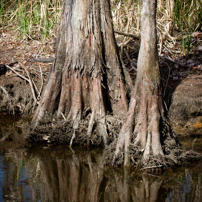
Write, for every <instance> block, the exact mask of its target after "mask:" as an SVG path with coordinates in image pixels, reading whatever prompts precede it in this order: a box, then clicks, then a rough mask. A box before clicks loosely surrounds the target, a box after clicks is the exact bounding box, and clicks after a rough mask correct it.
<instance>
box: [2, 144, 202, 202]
mask: <svg viewBox="0 0 202 202" xmlns="http://www.w3.org/2000/svg"><path fill="white" fill-rule="evenodd" d="M201 180H202V163H199V164H197V165H196V166H194V167H192V168H181V169H177V170H175V171H173V170H172V171H167V172H165V173H161V174H159V173H144V172H142V171H137V170H130V171H127V172H126V171H124V170H123V169H113V168H110V166H105V165H104V164H103V155H102V151H101V150H93V151H84V150H82V149H81V148H77V149H75V151H74V153H72V151H71V150H70V149H69V148H68V147H55V148H48V147H45V148H42V147H38V148H34V149H32V150H30V149H29V150H24V149H21V150H18V151H15V152H14V151H12V152H5V153H4V155H0V187H1V188H0V201H53V202H55V201H68V202H72V201H75V202H77V201H82V202H88V201H90V202H91V201H92V202H96V201H124V202H127V201H140V202H143V201H149V202H150V201H151V202H157V201H176V202H179V201H186V202H189V201H190V202H193V201H196V202H199V201H201V197H202V181H201Z"/></svg>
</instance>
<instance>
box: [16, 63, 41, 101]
mask: <svg viewBox="0 0 202 202" xmlns="http://www.w3.org/2000/svg"><path fill="white" fill-rule="evenodd" d="M19 64H20V66H21V67H22V68H23V69H24V70H25V72H26V74H27V76H28V78H29V79H28V82H29V85H30V87H31V91H32V95H33V98H34V101H35V102H36V103H37V104H38V101H37V99H36V94H35V90H34V86H33V82H32V80H31V78H30V75H29V72H28V71H27V69H26V67H25V66H24V65H23V64H22V63H21V62H19Z"/></svg>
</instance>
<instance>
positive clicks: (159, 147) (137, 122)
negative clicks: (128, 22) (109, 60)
mask: <svg viewBox="0 0 202 202" xmlns="http://www.w3.org/2000/svg"><path fill="white" fill-rule="evenodd" d="M156 4H157V1H156V0H152V1H151V0H143V3H142V11H141V44H140V51H139V56H138V64H137V77H136V83H135V86H134V89H133V94H132V96H131V100H130V106H129V110H128V112H127V119H126V121H125V122H124V123H123V126H122V128H121V131H120V133H119V136H118V140H117V142H116V143H114V144H112V145H111V146H110V148H109V150H108V152H109V153H113V155H111V156H109V157H108V158H109V159H108V160H110V161H112V163H113V164H117V165H120V164H124V166H129V165H130V164H133V165H134V166H143V167H145V168H146V167H147V168H154V167H161V166H166V167H167V166H169V167H172V166H174V165H175V166H176V165H181V164H182V163H185V162H186V161H189V160H190V159H194V160H196V159H198V158H200V156H199V155H198V154H196V153H195V152H186V151H183V150H181V149H180V145H179V143H177V141H176V140H175V137H174V135H173V133H172V130H171V128H170V126H169V123H168V121H166V118H165V117H164V108H163V101H162V95H161V88H160V71H159V58H158V50H157V34H156Z"/></svg>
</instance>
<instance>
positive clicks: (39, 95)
mask: <svg viewBox="0 0 202 202" xmlns="http://www.w3.org/2000/svg"><path fill="white" fill-rule="evenodd" d="M39 69H40V72H41V88H40V90H39V94H38V97H37V100H39V99H40V97H41V92H42V90H43V72H42V69H41V66H40V65H39Z"/></svg>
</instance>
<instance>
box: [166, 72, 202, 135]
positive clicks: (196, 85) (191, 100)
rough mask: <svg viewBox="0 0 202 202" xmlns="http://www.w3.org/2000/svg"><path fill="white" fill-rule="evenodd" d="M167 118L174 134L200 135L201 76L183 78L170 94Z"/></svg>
mask: <svg viewBox="0 0 202 202" xmlns="http://www.w3.org/2000/svg"><path fill="white" fill-rule="evenodd" d="M169 119H170V122H171V125H172V127H173V130H174V132H175V133H176V134H181V135H202V76H201V75H191V76H189V77H187V78H186V79H184V80H183V81H182V82H181V83H180V84H179V85H178V86H177V87H176V89H175V91H174V93H173V95H172V101H171V106H170V109H169Z"/></svg>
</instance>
